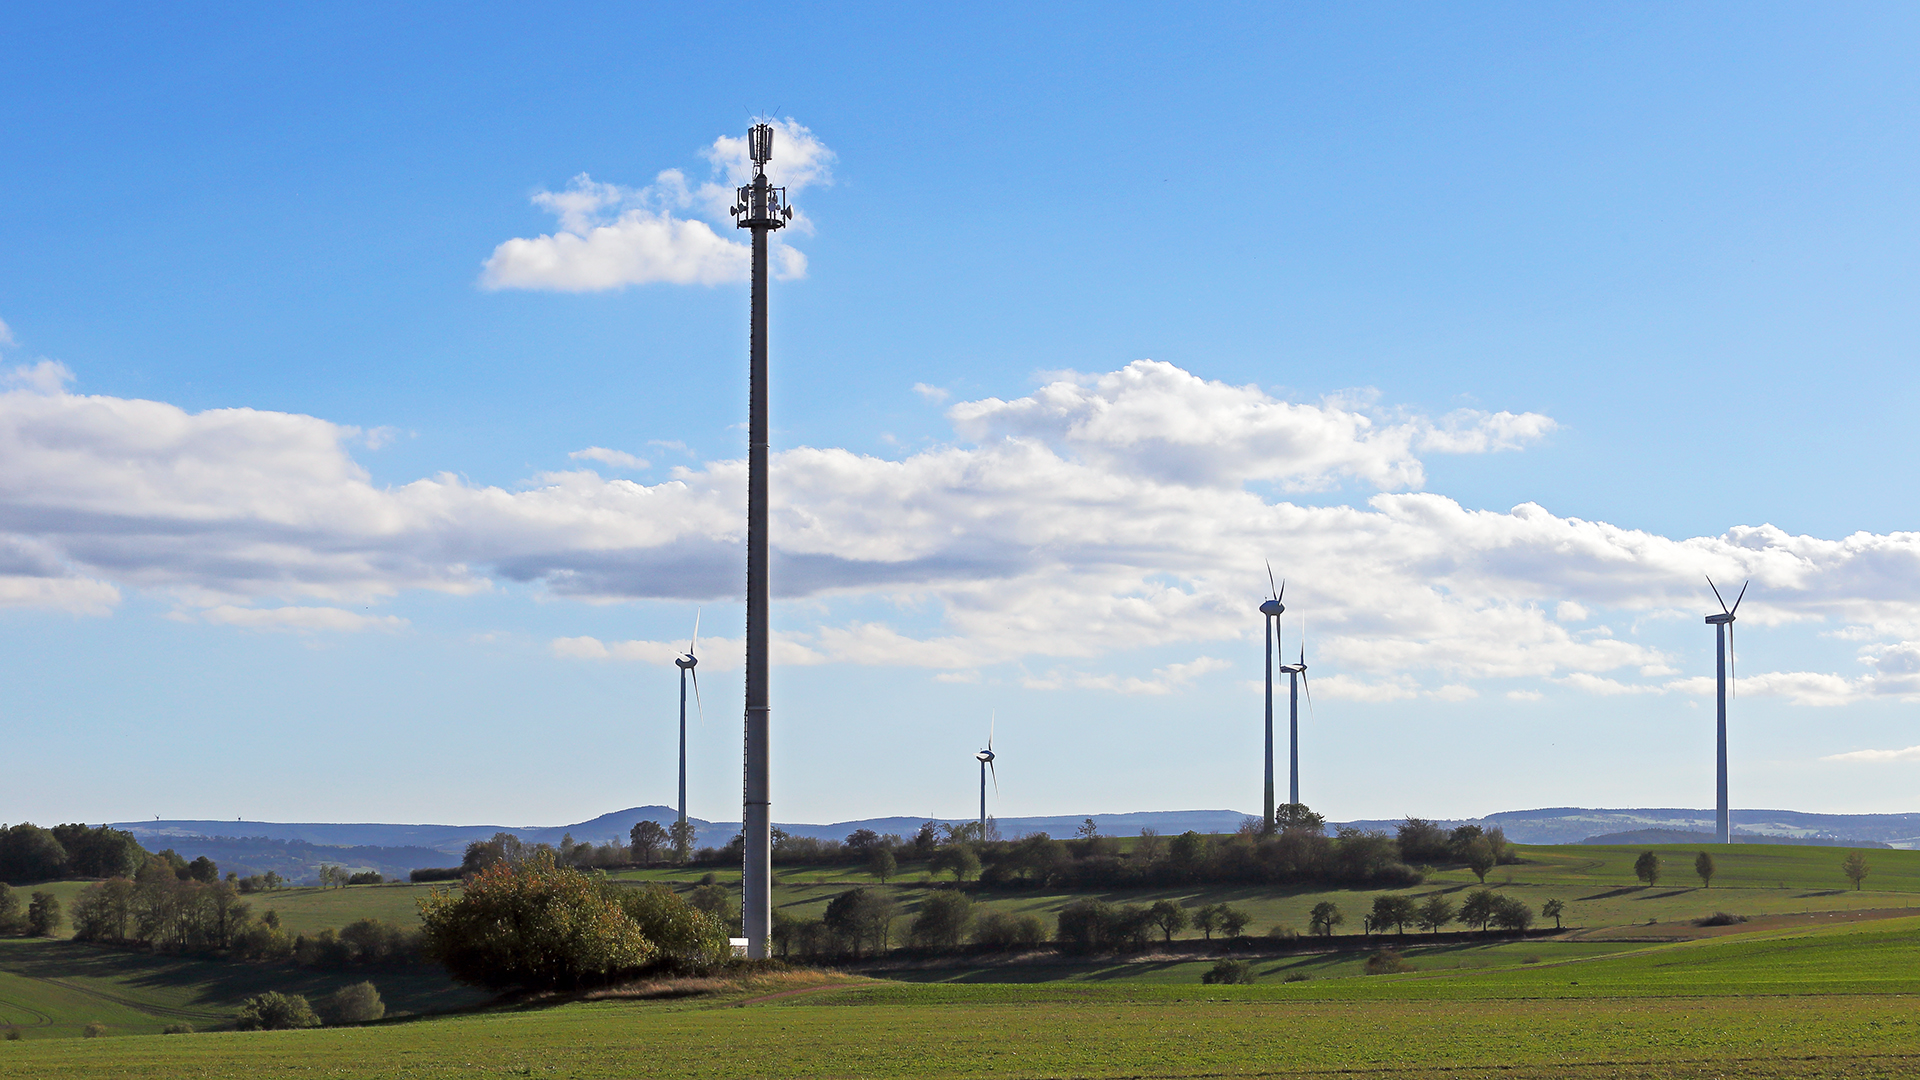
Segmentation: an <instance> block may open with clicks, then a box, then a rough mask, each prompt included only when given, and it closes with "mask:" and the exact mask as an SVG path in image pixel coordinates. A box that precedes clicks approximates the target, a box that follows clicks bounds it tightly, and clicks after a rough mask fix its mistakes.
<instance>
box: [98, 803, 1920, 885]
mask: <svg viewBox="0 0 1920 1080" xmlns="http://www.w3.org/2000/svg"><path fill="white" fill-rule="evenodd" d="M675 816H676V815H675V812H674V810H673V809H672V808H671V807H667V806H658V805H654V806H635V807H629V808H628V809H625V810H617V811H615V812H613V813H610V814H602V815H600V816H599V817H596V818H591V819H588V820H586V821H581V822H576V823H574V824H572V825H551V826H548V825H535V826H525V825H400V824H380V823H356V822H305V823H285V822H269V821H205V820H202V821H193V820H173V821H164V820H163V821H130V822H116V823H115V824H114V826H113V827H114V828H116V829H125V830H126V831H128V832H130V833H132V834H133V835H135V836H137V837H139V838H140V842H141V843H142V844H145V845H146V846H147V847H148V848H151V849H156V850H157V849H159V848H166V847H170V848H173V849H174V850H175V851H178V852H179V853H180V854H181V855H184V856H186V857H187V858H189V859H192V858H196V857H198V856H200V855H206V856H208V857H209V858H211V859H213V860H214V861H215V862H218V863H220V865H221V866H222V867H226V868H229V869H236V870H243V871H247V872H256V871H264V870H268V869H273V870H276V871H278V872H279V873H281V874H282V875H284V876H288V877H294V878H296V879H304V878H305V877H307V876H309V874H310V873H311V872H312V870H317V868H318V866H319V865H320V863H321V862H338V863H340V864H342V865H346V866H348V867H349V868H351V869H375V870H379V871H380V872H381V873H383V874H389V875H392V876H404V875H405V874H406V872H407V871H409V870H412V869H415V868H418V867H423V866H450V865H453V864H455V863H458V862H459V860H460V855H461V853H462V852H463V851H464V850H465V849H466V846H467V844H469V843H471V842H472V841H475V840H485V839H487V838H489V837H491V836H492V835H493V834H494V833H497V832H510V833H513V834H514V835H516V836H518V837H520V838H521V839H522V840H525V841H527V842H529V843H548V844H557V843H559V842H560V838H561V837H563V836H566V835H569V834H571V835H572V836H573V838H574V839H575V840H576V841H588V842H592V843H596V844H599V843H606V842H607V841H610V840H612V841H619V842H625V840H626V838H627V834H628V832H629V831H630V830H631V829H632V828H633V826H634V824H635V823H636V822H640V821H657V822H660V823H661V824H663V825H664V824H667V823H669V822H671V821H673V819H674V817H675ZM1248 816H1249V815H1247V814H1245V813H1243V812H1241V811H1238V810H1153V811H1141V812H1137V813H1124V814H1063V815H1056V816H1050V817H1023V818H999V819H997V820H996V822H995V824H996V825H997V826H998V827H999V830H1000V834H1001V835H1002V836H1008V837H1013V836H1024V835H1026V834H1028V833H1033V832H1044V833H1047V834H1049V835H1052V836H1058V837H1066V836H1071V835H1072V834H1073V833H1074V831H1075V830H1076V829H1078V828H1079V827H1080V825H1081V824H1082V822H1084V821H1085V820H1086V819H1087V818H1089V817H1091V818H1092V819H1093V822H1094V824H1095V825H1096V826H1098V827H1099V829H1100V832H1101V833H1102V834H1103V835H1107V836H1131V835H1135V834H1137V833H1138V832H1139V831H1140V830H1141V829H1144V828H1151V829H1155V830H1158V831H1159V832H1160V833H1161V834H1162V835H1165V836H1172V835H1176V834H1178V833H1183V832H1186V831H1188V830H1189V829H1191V830H1193V831H1194V832H1200V833H1227V832H1232V831H1234V830H1235V829H1237V828H1239V827H1240V823H1241V822H1242V821H1245V820H1246V819H1247V817H1248ZM1733 819H1734V828H1735V832H1736V833H1737V834H1739V835H1740V836H1741V837H1742V838H1743V839H1751V840H1752V841H1755V842H1762V843H1767V842H1773V843H1800V844H1827V845H1833V846H1842V847H1844V846H1849V845H1851V846H1873V847H1879V846H1885V847H1896V848H1912V847H1920V814H1812V813H1805V812H1802V811H1798V810H1736V811H1734V812H1733ZM690 820H691V821H692V822H693V825H694V829H695V837H696V840H695V842H696V843H697V844H699V845H700V846H703V847H707V846H719V845H721V844H724V843H726V842H727V841H728V840H729V839H731V838H732V837H733V835H734V834H735V833H737V832H739V831H740V823H739V822H737V821H707V820H704V819H701V818H692V819H690ZM926 820H928V819H927V818H921V817H880V818H862V819H859V820H856V821H837V822H833V823H831V824H826V825H815V824H806V823H781V824H780V825H779V828H781V829H783V830H785V831H786V832H789V833H791V834H793V835H795V836H814V837H820V838H822V839H835V840H837V839H843V838H845V837H846V835H847V834H848V833H851V832H853V831H854V830H856V829H872V830H873V831H874V832H877V833H883V834H884V833H898V834H900V835H902V836H907V835H911V834H912V833H913V832H914V830H916V829H918V828H919V827H920V825H921V823H922V822H924V821H926ZM944 820H961V821H964V820H969V819H964V818H962V819H944ZM1401 820H1402V819H1400V818H1391V819H1388V818H1379V819H1364V820H1359V821H1350V822H1339V823H1336V824H1337V825H1350V826H1355V827H1358V828H1362V829H1378V830H1381V831H1383V832H1389V833H1390V832H1392V831H1393V829H1394V827H1395V826H1396V825H1398V824H1399V823H1400V821H1401ZM1436 823H1437V824H1439V825H1442V826H1444V827H1447V828H1453V827H1455V826H1458V825H1467V824H1473V825H1480V826H1482V827H1483V828H1484V827H1487V826H1492V825H1498V826H1500V828H1501V829H1503V830H1505V832H1506V834H1507V837H1508V838H1509V839H1511V840H1514V841H1516V842H1518V843H1523V844H1578V843H1598V842H1607V843H1697V842H1699V841H1700V839H1701V838H1702V837H1705V836H1708V835H1710V834H1711V832H1712V830H1713V827H1714V815H1713V811H1711V810H1692V809H1673V808H1667V809H1626V810H1602V809H1587V808H1582V807H1555V808H1550V809H1542V810H1510V811H1503V812H1501V813H1497V814H1488V815H1487V816H1485V817H1480V818H1451V819H1436ZM1330 827H1331V826H1330ZM1655 835H1660V836H1672V837H1673V839H1661V840H1655V839H1652V838H1651V837H1653V836H1655ZM301 867H308V868H311V869H310V870H309V871H308V872H306V873H303V872H301V870H300V868H301Z"/></svg>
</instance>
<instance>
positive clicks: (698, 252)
mask: <svg viewBox="0 0 1920 1080" xmlns="http://www.w3.org/2000/svg"><path fill="white" fill-rule="evenodd" d="M774 128H775V135H774V153H773V161H772V162H771V163H770V164H769V165H768V167H767V175H768V177H769V178H770V179H771V180H772V181H773V183H774V184H775V185H780V186H784V187H786V189H787V195H788V197H789V198H792V197H793V196H795V195H797V194H798V193H799V192H801V191H804V190H805V189H807V188H808V187H812V186H816V185H823V184H831V183H832V182H833V171H832V165H833V161H834V154H833V151H831V150H829V149H827V147H826V145H825V144H824V143H822V142H820V140H819V139H818V138H816V137H815V136H814V134H813V132H811V131H809V130H808V129H807V128H806V127H805V126H803V125H801V124H798V123H795V122H794V121H792V120H782V121H776V122H775V123H774ZM701 154H702V156H703V157H705V158H706V159H707V161H708V162H709V164H710V165H711V167H712V172H713V178H712V179H710V180H708V181H706V182H704V183H701V184H699V185H692V184H689V182H688V180H687V177H686V174H684V173H682V172H681V171H680V170H678V169H667V170H665V171H663V172H661V173H659V174H658V175H657V176H655V177H654V181H653V183H651V184H648V185H646V186H644V187H624V186H621V185H619V184H609V183H603V182H600V181H596V180H594V179H593V177H591V176H589V175H587V174H586V173H581V174H580V175H578V176H576V177H574V178H573V179H572V180H571V181H570V182H569V183H568V184H567V186H566V188H565V189H563V190H561V191H540V192H535V193H534V195H533V200H532V201H533V204H534V205H535V206H538V207H540V208H541V209H543V210H545V211H547V212H548V213H551V214H553V215H554V217H555V218H556V219H557V224H558V228H557V229H556V230H555V231H554V232H552V233H547V234H543V235H540V236H536V237H516V238H514V239H511V240H507V241H505V242H503V243H501V244H500V245H499V246H498V247H496V248H494V251H493V254H492V255H491V256H489V257H488V259H487V261H486V264H485V265H484V267H483V268H482V270H481V276H480V283H481V285H482V286H483V287H484V288H488V289H538V290H548V291H554V292H598V291H601V290H605V289H615V288H620V287H622V286H625V285H648V284H655V283H667V284H675V285H722V284H727V283H731V282H738V281H745V280H747V277H748V274H749V271H750V269H751V267H750V262H751V257H752V252H751V249H750V247H749V245H748V244H747V243H745V242H742V241H739V240H734V239H729V237H731V236H732V235H733V234H734V231H735V226H734V223H733V219H732V216H731V215H729V214H728V213H727V207H728V206H729V205H731V204H732V203H733V201H734V197H735V191H736V189H737V188H738V187H739V185H741V184H744V183H747V182H748V180H749V179H750V178H751V175H752V168H751V164H750V163H749V162H748V160H747V149H746V139H745V137H744V136H740V137H735V136H726V135H723V136H721V137H720V138H718V139H715V140H714V142H713V143H712V145H710V146H708V147H706V148H705V149H704V150H703V151H702V152H701ZM702 218H704V219H705V220H701V219H702ZM716 226H717V227H718V228H719V229H720V230H721V231H720V232H715V231H714V229H715V227H716ZM788 229H792V230H796V231H799V232H811V231H812V223H811V221H810V219H808V218H807V217H806V215H805V214H804V213H802V212H799V211H798V210H796V212H795V216H794V219H793V221H792V222H790V223H789V224H788ZM783 231H785V230H783ZM780 235H781V234H780V233H776V234H775V239H774V240H773V242H772V244H771V245H770V250H769V252H768V255H769V258H770V260H771V261H772V263H773V270H774V274H775V276H777V277H781V278H801V277H805V276H806V273H807V257H806V256H805V255H804V254H802V253H801V252H800V251H799V250H797V249H795V248H793V247H791V246H789V245H788V244H786V243H784V242H782V241H781V240H780V239H779V237H780Z"/></svg>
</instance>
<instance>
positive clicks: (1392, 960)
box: [1367, 949, 1413, 975]
mask: <svg viewBox="0 0 1920 1080" xmlns="http://www.w3.org/2000/svg"><path fill="white" fill-rule="evenodd" d="M1412 970H1413V965H1412V964H1409V963H1407V958H1406V957H1404V956H1401V955H1400V953H1399V951H1398V950H1395V949H1381V950H1380V951H1379V952H1377V953H1374V954H1373V955H1372V956H1369V957H1367V974H1369V975H1397V974H1399V973H1401V972H1403V971H1412Z"/></svg>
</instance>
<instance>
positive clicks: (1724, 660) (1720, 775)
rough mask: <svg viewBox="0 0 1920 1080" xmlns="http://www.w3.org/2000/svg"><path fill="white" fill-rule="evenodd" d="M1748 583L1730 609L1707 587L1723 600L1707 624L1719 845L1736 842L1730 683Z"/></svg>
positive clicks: (1709, 585)
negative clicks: (1736, 620)
mask: <svg viewBox="0 0 1920 1080" xmlns="http://www.w3.org/2000/svg"><path fill="white" fill-rule="evenodd" d="M1751 584H1753V582H1751V581H1748V582H1747V583H1746V584H1743V585H1741V586H1740V595H1739V596H1736V597H1734V598H1733V606H1732V607H1728V606H1727V600H1726V597H1723V596H1721V595H1720V587H1719V586H1718V585H1715V584H1714V583H1713V579H1712V578H1710V577H1709V578H1708V579H1707V588H1709V589H1712V590H1713V598H1714V599H1715V600H1718V601H1720V614H1718V615H1709V616H1707V623H1708V625H1710V626H1712V627H1713V628H1714V635H1713V636H1714V666H1715V669H1716V673H1717V675H1718V676H1719V683H1720V686H1719V690H1720V695H1719V696H1720V715H1719V729H1718V735H1719V752H1720V757H1719V770H1718V772H1717V774H1716V777H1715V778H1716V780H1717V781H1718V791H1717V794H1718V796H1719V802H1718V804H1717V807H1716V814H1717V816H1716V819H1715V824H1717V825H1718V826H1719V830H1720V843H1722V844H1731V843H1733V819H1732V817H1731V815H1730V814H1729V812H1728V810H1727V684H1728V683H1729V682H1730V681H1732V676H1733V613H1734V612H1736V611H1739V610H1740V601H1741V600H1742V599H1744V598H1745V597H1746V595H1747V585H1751Z"/></svg>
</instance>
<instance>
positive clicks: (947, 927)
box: [907, 889, 973, 949]
mask: <svg viewBox="0 0 1920 1080" xmlns="http://www.w3.org/2000/svg"><path fill="white" fill-rule="evenodd" d="M972 918H973V901H971V900H969V899H967V894H966V893H963V892H960V891H959V890H957V889H941V890H939V891H937V892H934V893H932V894H931V895H929V896H928V897H927V898H926V899H925V900H924V901H922V902H921V904H920V913H919V914H918V915H915V916H914V917H913V925H912V926H910V927H908V928H907V940H909V941H911V942H913V943H914V944H915V945H918V946H920V947H921V948H923V949H953V948H957V947H958V946H959V944H960V935H962V934H964V933H966V929H967V923H968V922H969V921H970V920H971V919H972Z"/></svg>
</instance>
